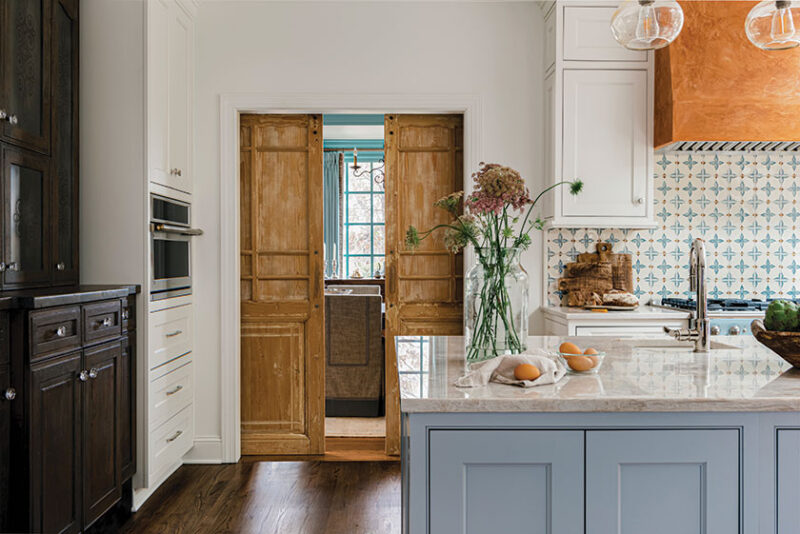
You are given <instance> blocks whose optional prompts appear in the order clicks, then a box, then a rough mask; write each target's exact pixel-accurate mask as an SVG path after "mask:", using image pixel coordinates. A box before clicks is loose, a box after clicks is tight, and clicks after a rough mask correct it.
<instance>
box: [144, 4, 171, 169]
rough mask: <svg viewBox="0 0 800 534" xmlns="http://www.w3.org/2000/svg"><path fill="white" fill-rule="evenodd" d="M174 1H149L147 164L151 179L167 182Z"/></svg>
mask: <svg viewBox="0 0 800 534" xmlns="http://www.w3.org/2000/svg"><path fill="white" fill-rule="evenodd" d="M170 4H171V2H168V1H166V0H150V1H149V2H147V4H146V5H147V158H148V162H147V167H148V179H149V180H150V181H151V182H156V183H160V184H164V183H166V182H167V177H168V176H169V152H168V151H169V140H168V133H167V132H168V119H169V117H168V113H169V104H168V101H169V96H168V93H169V91H168V87H167V80H168V79H169V61H168V57H167V54H166V53H165V52H166V51H167V48H168V43H169V19H170Z"/></svg>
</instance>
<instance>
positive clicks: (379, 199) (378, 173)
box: [343, 156, 386, 278]
mask: <svg viewBox="0 0 800 534" xmlns="http://www.w3.org/2000/svg"><path fill="white" fill-rule="evenodd" d="M344 178H345V179H344V211H345V213H344V236H343V237H344V243H345V244H344V254H343V259H344V274H345V276H346V277H347V278H353V277H358V276H359V275H360V277H362V278H372V277H373V276H374V275H375V273H377V272H380V273H383V271H384V266H385V262H384V260H385V253H386V240H385V222H386V216H385V210H384V206H385V202H384V199H385V196H386V195H385V191H384V174H383V163H382V162H377V161H376V162H359V163H358V169H356V168H354V167H353V160H352V156H350V158H349V160H348V161H346V165H345V177H344ZM354 275H355V276H354Z"/></svg>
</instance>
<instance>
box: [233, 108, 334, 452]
mask: <svg viewBox="0 0 800 534" xmlns="http://www.w3.org/2000/svg"><path fill="white" fill-rule="evenodd" d="M240 124H241V130H240V138H241V141H240V145H241V146H240V149H241V170H240V180H241V182H240V186H241V187H240V189H241V191H240V199H241V210H240V212H241V221H240V225H241V302H242V308H241V315H242V330H241V336H242V338H241V342H242V346H241V349H242V351H241V373H242V374H241V419H242V454H322V453H323V452H324V448H325V445H324V424H325V423H324V418H325V374H324V373H325V357H324V356H325V355H324V346H325V345H324V343H323V335H324V315H323V310H324V307H323V289H322V285H323V281H322V276H323V274H322V271H323V258H322V256H323V254H322V243H323V226H322V225H323V223H322V211H323V208H322V117H321V116H320V115H242V116H241V120H240Z"/></svg>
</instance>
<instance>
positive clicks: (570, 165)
mask: <svg viewBox="0 0 800 534" xmlns="http://www.w3.org/2000/svg"><path fill="white" fill-rule="evenodd" d="M647 110H648V105H647V71H645V70H565V71H564V107H563V113H564V116H563V163H562V165H563V167H562V172H561V175H562V177H563V179H564V180H575V179H581V180H583V182H584V190H583V192H582V193H581V194H580V195H577V196H576V195H570V194H568V193H564V192H563V191H562V193H563V194H561V196H560V198H561V212H562V213H561V214H562V215H563V217H565V218H569V217H576V218H577V217H582V218H590V217H597V218H601V217H606V218H608V217H610V216H612V217H616V218H626V217H631V218H634V217H638V218H642V217H645V216H646V214H647V207H648V206H647V203H648V202H649V200H648V195H649V192H648V191H649V187H648V180H649V179H651V177H649V176H648V158H649V154H650V153H651V152H652V148H651V147H650V146H649V145H648V119H647V117H648V115H647V113H648V111H647ZM612 214H613V215H612Z"/></svg>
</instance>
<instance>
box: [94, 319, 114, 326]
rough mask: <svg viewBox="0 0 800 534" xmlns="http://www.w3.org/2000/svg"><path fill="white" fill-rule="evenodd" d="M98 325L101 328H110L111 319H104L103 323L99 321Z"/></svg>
mask: <svg viewBox="0 0 800 534" xmlns="http://www.w3.org/2000/svg"><path fill="white" fill-rule="evenodd" d="M97 324H98V325H99V326H102V327H105V328H108V327H109V326H111V317H103V320H102V321H97Z"/></svg>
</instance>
